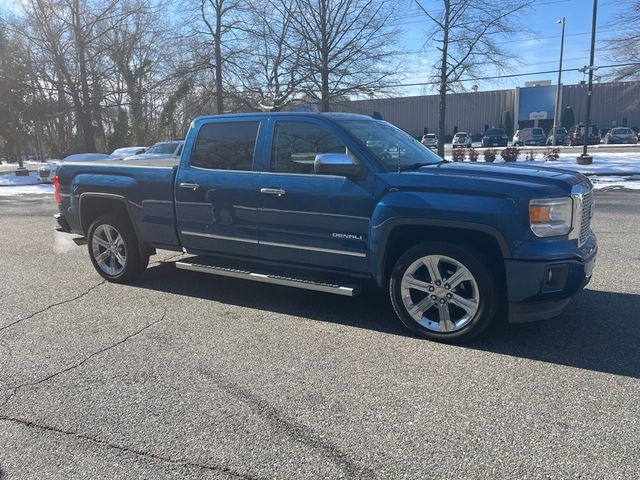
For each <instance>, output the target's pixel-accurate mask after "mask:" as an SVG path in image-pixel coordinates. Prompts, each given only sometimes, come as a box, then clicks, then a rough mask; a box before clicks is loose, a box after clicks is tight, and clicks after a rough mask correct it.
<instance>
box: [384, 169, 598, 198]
mask: <svg viewBox="0 0 640 480" xmlns="http://www.w3.org/2000/svg"><path fill="white" fill-rule="evenodd" d="M393 175H394V176H395V177H394V178H392V177H390V176H386V175H385V176H386V178H387V181H388V182H389V185H390V186H391V187H394V186H397V187H399V188H403V187H407V188H421V187H422V188H428V189H443V190H448V191H452V190H465V191H473V192H478V193H479V192H485V193H487V194H490V195H491V194H498V195H503V194H506V195H508V196H515V197H519V196H527V197H529V196H531V195H566V194H568V193H569V192H570V191H571V188H572V187H573V186H574V185H577V184H583V185H588V186H590V183H589V180H588V179H587V178H586V177H585V176H584V175H582V174H579V173H575V172H571V171H568V170H561V169H558V168H549V167H537V166H535V165H511V164H505V163H500V164H495V163H494V164H491V163H469V162H464V163H463V162H459V163H457V162H456V163H453V162H442V163H439V164H435V165H429V166H425V167H422V168H419V169H417V170H413V171H405V172H402V173H400V174H397V173H395V174H393Z"/></svg>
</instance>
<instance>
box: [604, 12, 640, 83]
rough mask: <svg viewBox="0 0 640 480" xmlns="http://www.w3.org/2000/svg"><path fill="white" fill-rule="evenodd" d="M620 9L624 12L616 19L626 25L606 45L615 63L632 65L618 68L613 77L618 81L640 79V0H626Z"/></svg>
mask: <svg viewBox="0 0 640 480" xmlns="http://www.w3.org/2000/svg"><path fill="white" fill-rule="evenodd" d="M621 3H622V5H621V7H622V8H620V9H619V11H621V12H624V13H621V14H620V15H618V16H617V18H616V19H615V20H614V23H615V24H616V25H624V26H625V28H624V29H620V31H621V32H622V33H620V34H619V35H616V36H614V37H613V38H611V39H609V40H608V41H607V42H606V44H605V46H606V50H607V53H608V54H609V55H610V57H611V59H612V60H613V62H615V63H629V64H630V65H627V66H624V67H619V68H616V69H615V70H614V71H613V74H612V75H611V78H613V79H614V80H617V81H622V80H640V0H624V1H623V2H621Z"/></svg>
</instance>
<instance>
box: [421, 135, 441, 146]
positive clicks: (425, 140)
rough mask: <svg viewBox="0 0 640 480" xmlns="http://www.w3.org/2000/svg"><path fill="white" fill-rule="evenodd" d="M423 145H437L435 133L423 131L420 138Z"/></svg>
mask: <svg viewBox="0 0 640 480" xmlns="http://www.w3.org/2000/svg"><path fill="white" fill-rule="evenodd" d="M420 143H422V144H423V145H424V146H425V147H429V148H435V147H437V146H438V136H437V135H436V134H435V133H425V134H424V135H423V136H422V140H420Z"/></svg>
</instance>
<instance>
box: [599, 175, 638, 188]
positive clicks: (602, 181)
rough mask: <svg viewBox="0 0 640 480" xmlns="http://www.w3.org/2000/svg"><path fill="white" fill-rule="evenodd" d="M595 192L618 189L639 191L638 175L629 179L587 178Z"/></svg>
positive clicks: (617, 177)
mask: <svg viewBox="0 0 640 480" xmlns="http://www.w3.org/2000/svg"><path fill="white" fill-rule="evenodd" d="M589 179H590V180H591V183H593V188H594V189H595V190H616V189H619V188H628V189H629V190H640V175H633V176H630V177H625V176H615V177H605V176H593V177H589Z"/></svg>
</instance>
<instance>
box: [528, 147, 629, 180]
mask: <svg viewBox="0 0 640 480" xmlns="http://www.w3.org/2000/svg"><path fill="white" fill-rule="evenodd" d="M591 156H592V157H593V163H592V164H591V165H578V164H577V163H576V157H577V155H575V154H573V153H561V154H560V156H559V157H558V160H557V161H555V162H545V161H544V160H543V159H541V158H539V159H537V160H534V162H533V164H534V165H536V166H538V165H543V166H548V167H555V168H562V169H567V170H573V171H575V172H580V173H584V174H585V175H589V174H591V175H606V174H614V175H616V174H618V175H619V174H624V173H629V174H640V152H614V153H611V152H607V153H600V152H593V153H592V154H591Z"/></svg>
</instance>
